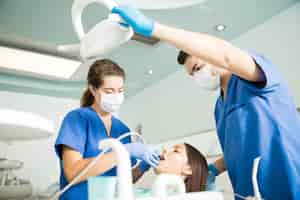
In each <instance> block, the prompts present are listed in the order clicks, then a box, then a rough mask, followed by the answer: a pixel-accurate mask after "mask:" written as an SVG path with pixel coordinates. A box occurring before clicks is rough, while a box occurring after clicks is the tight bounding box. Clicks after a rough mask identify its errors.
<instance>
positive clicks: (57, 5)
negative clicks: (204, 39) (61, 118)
mask: <svg viewBox="0 0 300 200" xmlns="http://www.w3.org/2000/svg"><path fill="white" fill-rule="evenodd" d="M72 2H73V1H72V0H51V1H50V0H48V1H46V0H43V1H37V0H26V1H20V0H1V1H0V44H1V37H2V36H9V37H11V38H15V39H16V40H17V39H20V38H24V39H26V40H29V41H32V42H35V43H38V44H41V45H43V46H44V47H47V48H55V47H56V46H57V45H60V44H69V43H78V39H77V37H76V35H75V32H74V30H73V27H72V22H71V6H72ZM153 2H154V0H153ZM295 2H297V0H251V1H244V0H231V1H226V0H207V1H205V3H202V4H197V5H194V6H191V7H184V8H177V9H169V10H145V11H144V12H145V13H146V15H148V16H151V17H152V18H154V19H156V20H158V21H160V22H161V23H165V24H169V25H176V26H177V27H181V28H185V29H189V30H192V31H201V32H207V33H210V34H213V35H216V36H220V37H222V38H224V39H227V40H232V39H234V38H236V37H238V36H239V35H241V34H243V33H245V32H247V31H249V30H250V29H252V28H253V27H255V26H257V25H259V24H261V23H263V22H264V21H266V20H267V19H269V18H270V17H272V16H274V15H276V14H278V13H279V12H281V11H282V10H284V9H286V8H288V7H290V6H292V5H293V4H294V3H295ZM107 14H108V12H107V11H106V10H105V9H104V8H102V7H100V6H99V5H96V4H95V5H91V6H89V7H88V8H87V9H86V11H85V13H84V16H83V24H84V26H85V28H86V29H89V28H91V27H92V26H93V25H94V24H96V23H97V22H99V21H100V20H101V19H103V18H104V17H105V16H106V15H107ZM218 24H225V25H226V27H227V28H226V29H225V31H223V32H218V31H216V29H215V26H216V25H218ZM176 55H177V50H176V49H175V48H173V47H171V46H169V45H166V44H162V43H159V44H158V45H155V46H147V45H144V44H141V43H138V42H135V41H130V42H129V43H127V44H125V45H124V46H122V47H121V48H119V49H118V50H116V51H114V52H113V53H111V54H110V55H107V57H109V58H111V59H113V60H114V61H116V62H117V63H119V64H120V65H121V66H122V67H123V68H124V69H125V70H126V72H127V96H133V95H136V94H137V93H139V92H140V91H142V90H143V89H144V88H146V87H149V86H150V85H152V84H155V83H157V82H158V81H159V80H161V79H164V78H165V77H167V76H168V75H170V74H172V73H174V72H175V71H177V70H178V69H179V68H180V66H178V65H177V64H176V59H175V57H176ZM41 67H42V66H41ZM62 67H63V66H62ZM87 69H88V67H87V66H81V67H80V68H79V69H78V70H77V71H76V72H75V73H74V74H73V76H72V77H71V79H69V80H57V79H54V78H49V77H45V78H41V77H40V76H39V75H25V74H22V73H21V72H11V71H6V70H3V69H2V70H1V72H0V90H6V91H14V92H23V93H34V94H41V95H48V96H57V97H70V98H78V97H79V96H80V94H81V92H82V90H83V88H84V87H85V77H86V73H87ZM148 70H152V75H150V74H149V73H147V72H148Z"/></svg>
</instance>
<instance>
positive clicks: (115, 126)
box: [55, 107, 136, 200]
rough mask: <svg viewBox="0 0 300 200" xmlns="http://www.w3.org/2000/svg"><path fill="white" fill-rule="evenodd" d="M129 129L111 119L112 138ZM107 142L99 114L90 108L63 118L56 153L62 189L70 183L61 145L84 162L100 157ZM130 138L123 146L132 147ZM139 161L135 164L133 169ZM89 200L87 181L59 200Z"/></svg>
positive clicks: (72, 112) (123, 141)
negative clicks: (77, 153)
mask: <svg viewBox="0 0 300 200" xmlns="http://www.w3.org/2000/svg"><path fill="white" fill-rule="evenodd" d="M129 131H130V130H129V128H128V127H127V126H126V125H125V124H124V123H123V122H121V121H120V120H119V119H117V118H115V117H112V126H111V135H110V137H111V138H118V137H119V136H121V135H123V134H125V133H128V132H129ZM106 138H108V136H107V132H106V129H105V126H104V124H103V122H102V120H101V119H100V118H99V117H98V115H97V113H96V112H95V111H94V110H93V109H92V108H91V107H84V108H78V109H76V110H73V111H71V112H69V113H68V114H67V115H66V117H65V118H64V120H63V122H62V125H61V128H60V130H59V133H58V137H57V139H56V143H55V151H56V153H57V155H58V157H59V159H60V170H61V171H60V173H61V175H60V187H61V188H63V187H64V186H66V185H67V184H68V181H67V179H66V177H65V175H64V172H63V166H62V158H61V153H62V145H66V146H68V147H70V148H72V149H74V150H76V151H78V152H80V153H81V155H82V156H83V158H90V157H95V156H97V155H98V154H99V153H100V152H101V151H100V150H99V149H98V145H99V142H100V141H101V140H103V139H106ZM129 142H131V141H130V137H127V138H124V139H123V140H122V143H124V144H125V143H129ZM135 163H136V160H132V165H134V164H135ZM101 176H116V168H113V169H111V170H109V171H107V172H105V173H104V174H102V175H101ZM74 199H77V200H87V199H88V191H87V181H84V182H81V183H79V184H77V185H74V186H73V187H72V188H70V189H69V190H68V191H66V192H65V193H64V194H63V195H62V196H61V197H60V200H74Z"/></svg>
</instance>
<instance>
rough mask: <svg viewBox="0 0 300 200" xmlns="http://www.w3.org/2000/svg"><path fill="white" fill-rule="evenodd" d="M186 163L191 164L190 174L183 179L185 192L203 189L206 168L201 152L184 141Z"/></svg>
mask: <svg viewBox="0 0 300 200" xmlns="http://www.w3.org/2000/svg"><path fill="white" fill-rule="evenodd" d="M184 145H185V149H186V154H187V157H188V164H189V165H190V166H191V169H192V174H191V175H190V176H187V178H186V180H185V187H186V192H200V191H205V188H206V182H207V176H208V168H207V161H206V159H205V157H204V156H203V154H202V153H201V152H200V151H198V150H197V149H196V148H195V147H193V146H192V145H190V144H187V143H184Z"/></svg>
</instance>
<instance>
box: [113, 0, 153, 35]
mask: <svg viewBox="0 0 300 200" xmlns="http://www.w3.org/2000/svg"><path fill="white" fill-rule="evenodd" d="M112 13H116V14H119V15H120V16H121V17H122V18H123V20H124V21H125V23H128V24H129V25H130V26H131V27H132V28H133V30H134V31H135V32H136V33H139V34H141V35H143V36H146V37H151V36H152V32H153V29H154V21H153V20H152V19H149V18H148V17H146V16H145V15H144V14H143V13H142V12H141V11H139V10H138V9H137V8H135V7H134V6H132V5H120V6H117V7H114V8H113V9H112Z"/></svg>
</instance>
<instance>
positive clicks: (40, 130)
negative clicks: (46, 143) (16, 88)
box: [0, 109, 55, 143]
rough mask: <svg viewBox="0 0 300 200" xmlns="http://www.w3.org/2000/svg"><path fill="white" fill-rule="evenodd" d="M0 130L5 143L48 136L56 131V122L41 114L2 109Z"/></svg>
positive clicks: (0, 138) (0, 137)
mask: <svg viewBox="0 0 300 200" xmlns="http://www.w3.org/2000/svg"><path fill="white" fill-rule="evenodd" d="M0 130H1V134H0V141H3V142H5V143H11V142H14V141H23V140H35V139H42V138H48V137H50V136H51V135H52V134H53V133H54V131H55V129H54V123H52V122H51V121H49V120H48V119H45V118H44V117H42V116H40V115H37V114H34V113H27V112H21V111H16V110H9V109H0Z"/></svg>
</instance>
